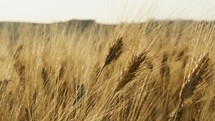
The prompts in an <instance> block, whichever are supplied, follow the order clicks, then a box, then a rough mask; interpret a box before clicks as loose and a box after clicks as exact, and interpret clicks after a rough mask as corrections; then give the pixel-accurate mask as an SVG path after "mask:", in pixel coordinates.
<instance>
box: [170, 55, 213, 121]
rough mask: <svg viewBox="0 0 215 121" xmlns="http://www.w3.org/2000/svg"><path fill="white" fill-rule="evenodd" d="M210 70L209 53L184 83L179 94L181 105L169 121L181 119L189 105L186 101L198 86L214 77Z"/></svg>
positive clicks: (201, 59)
mask: <svg viewBox="0 0 215 121" xmlns="http://www.w3.org/2000/svg"><path fill="white" fill-rule="evenodd" d="M209 70H210V69H209V57H208V53H207V54H205V55H204V56H203V57H202V58H200V60H199V62H198V63H197V64H196V67H195V68H194V69H193V70H192V72H191V73H190V74H189V75H188V77H187V79H186V81H185V82H184V83H183V85H182V87H181V91H180V94H179V104H178V106H177V108H176V110H175V111H174V112H173V113H172V115H171V116H170V120H169V121H172V120H176V119H179V118H180V115H181V114H182V110H183V108H184V107H186V105H188V104H185V103H187V102H186V101H187V100H188V99H190V98H191V97H192V96H193V95H194V94H195V90H196V89H197V86H198V85H200V84H202V83H204V81H207V80H210V78H211V77H212V75H211V72H210V71H209Z"/></svg>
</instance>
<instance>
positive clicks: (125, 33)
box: [0, 21, 215, 121]
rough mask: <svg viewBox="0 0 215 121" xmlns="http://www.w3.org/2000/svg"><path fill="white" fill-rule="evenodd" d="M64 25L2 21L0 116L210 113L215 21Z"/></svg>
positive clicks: (198, 119)
mask: <svg viewBox="0 0 215 121" xmlns="http://www.w3.org/2000/svg"><path fill="white" fill-rule="evenodd" d="M68 26H69V25H68V24H50V25H46V24H35V25H34V24H18V25H16V24H5V25H4V26H0V28H1V29H0V120H1V121H212V120H214V119H215V88H214V87H215V84H214V81H215V77H214V71H215V67H214V62H215V49H214V47H215V46H214V45H215V41H214V39H215V31H214V30H215V24H214V23H213V22H206V21H205V22H204V21H198V22H186V21H154V22H151V21H148V22H145V23H143V24H121V25H112V26H111V25H98V24H91V25H90V26H87V27H86V28H84V29H83V28H82V29H80V28H81V27H80V25H78V24H74V25H72V26H69V27H68ZM68 28H69V29H68ZM71 28H72V29H71Z"/></svg>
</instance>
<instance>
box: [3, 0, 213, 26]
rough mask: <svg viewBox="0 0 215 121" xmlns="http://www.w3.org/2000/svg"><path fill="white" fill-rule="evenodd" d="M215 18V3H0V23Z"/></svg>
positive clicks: (177, 0) (7, 0)
mask: <svg viewBox="0 0 215 121" xmlns="http://www.w3.org/2000/svg"><path fill="white" fill-rule="evenodd" d="M148 18H156V19H198V20H205V19H209V20H211V19H215V0H0V21H27V22H56V21H66V20H71V19H95V20H96V21H97V22H102V23H117V22H131V21H143V20H146V19H148Z"/></svg>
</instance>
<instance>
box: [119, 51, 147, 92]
mask: <svg viewBox="0 0 215 121" xmlns="http://www.w3.org/2000/svg"><path fill="white" fill-rule="evenodd" d="M145 60H146V52H143V53H141V54H140V55H138V56H134V57H133V58H132V61H131V62H130V64H129V66H128V68H126V69H125V70H124V75H122V78H121V79H120V81H119V83H118V85H117V87H116V89H115V91H119V90H121V89H122V88H123V87H124V86H125V85H126V84H127V83H128V82H130V81H131V80H133V79H134V77H136V72H137V71H138V69H139V68H140V66H141V64H142V63H143V62H144V61H145Z"/></svg>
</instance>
